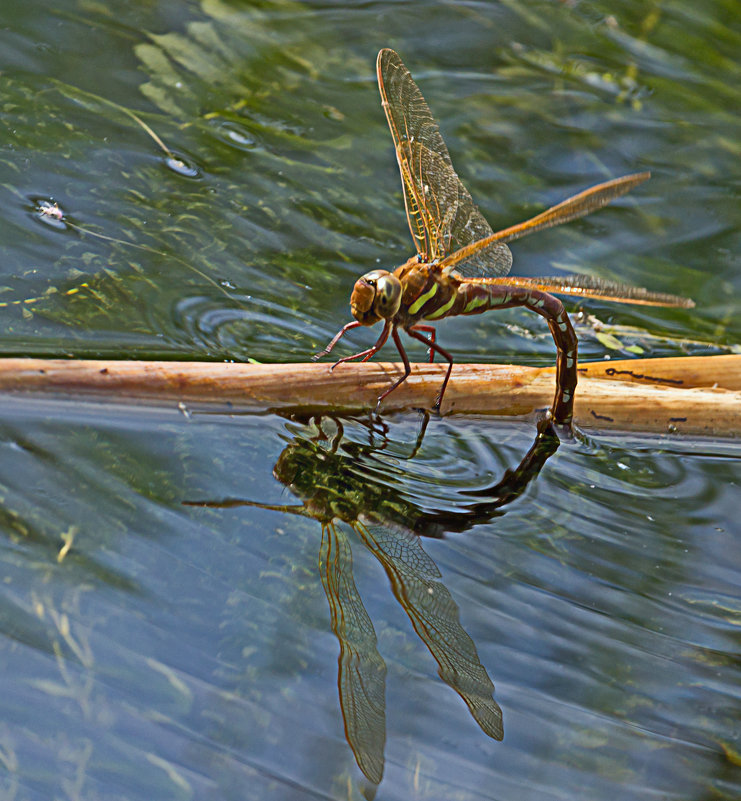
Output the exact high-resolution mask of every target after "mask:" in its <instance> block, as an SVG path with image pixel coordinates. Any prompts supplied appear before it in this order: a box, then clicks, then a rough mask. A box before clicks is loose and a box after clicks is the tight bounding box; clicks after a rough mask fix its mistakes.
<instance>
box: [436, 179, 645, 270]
mask: <svg viewBox="0 0 741 801" xmlns="http://www.w3.org/2000/svg"><path fill="white" fill-rule="evenodd" d="M650 177H651V173H650V172H638V173H634V174H633V175H624V176H622V178H614V179H613V180H612V181H605V182H604V183H601V184H597V186H592V187H591V188H589V189H585V190H584V191H583V192H579V194H578V195H574V196H573V197H570V198H567V199H566V200H564V201H562V202H561V203H558V204H557V205H555V206H551V208H549V209H546V210H545V211H543V212H541V213H540V214H537V215H536V216H535V217H532V218H531V219H529V220H525V222H521V223H518V224H517V225H511V226H510V227H509V228H504V229H503V230H501V231H497V232H496V233H492V234H489V236H486V237H484V239H481V240H479V241H478V242H471V243H469V244H468V245H465V246H463V247H462V248H460V249H459V250H457V251H455V252H453V253H450V255H448V256H447V257H445V258H444V259H443V260H442V262H441V263H440V266H441V268H442V270H443V271H444V272H446V273H449V272H451V271H452V270H455V271H456V272H459V273H461V274H462V275H471V273H470V272H468V270H467V269H466V267H467V265H468V264H469V263H470V262H471V260H474V261H475V260H476V259H477V258H478V256H479V254H480V253H488V252H489V250H490V248H492V247H493V246H494V245H495V244H497V243H502V242H512V241H513V240H515V239H520V238H521V237H523V236H527V235H528V234H534V233H535V232H536V231H542V230H543V229H544V228H552V227H553V226H554V225H561V224H562V223H567V222H570V221H571V220H576V219H578V218H579V217H584V216H585V215H587V214H591V213H592V212H593V211H596V210H597V209H601V208H602V206H606V205H607V204H608V203H611V202H612V201H613V200H615V199H616V198H618V197H620V196H621V195H624V194H625V193H626V192H629V191H630V190H631V189H633V187H634V186H638V184H642V183H643V182H644V181H647V180H648V179H649V178H650Z"/></svg>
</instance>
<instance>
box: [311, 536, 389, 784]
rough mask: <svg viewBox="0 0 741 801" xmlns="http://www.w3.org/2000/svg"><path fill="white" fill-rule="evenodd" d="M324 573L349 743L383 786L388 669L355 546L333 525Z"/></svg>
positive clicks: (325, 539) (325, 544)
mask: <svg viewBox="0 0 741 801" xmlns="http://www.w3.org/2000/svg"><path fill="white" fill-rule="evenodd" d="M321 568H322V570H321V573H322V584H323V585H324V592H325V593H326V596H327V601H328V602H329V609H330V613H331V616H332V630H333V631H334V633H335V636H336V637H337V640H338V641H339V643H340V656H339V659H338V664H339V669H338V678H337V683H338V685H339V690H340V706H341V707H342V718H343V720H344V722H345V733H346V735H347V742H348V743H349V745H350V748H352V751H353V754H355V759H356V761H357V763H358V767H359V768H360V769H361V770H362V771H363V773H364V774H365V775H366V776H367V777H368V778H369V779H370V780H371V781H372V782H373V783H374V784H379V783H380V781H381V779H382V778H383V762H384V758H383V749H384V745H385V743H386V699H385V693H386V665H385V663H384V661H383V658H382V657H381V655H380V654H379V653H378V648H377V640H376V632H375V630H374V629H373V623H372V622H371V619H370V617H369V616H368V612H366V610H365V607H364V606H363V601H362V600H361V598H360V595H359V594H358V590H357V587H356V586H355V581H354V579H353V574H352V555H351V552H350V545H349V543H348V542H347V538H346V536H345V535H344V534H343V533H342V532H341V531H338V529H337V528H336V527H335V525H334V523H332V522H330V523H328V524H326V525H324V526H323V527H322V548H321Z"/></svg>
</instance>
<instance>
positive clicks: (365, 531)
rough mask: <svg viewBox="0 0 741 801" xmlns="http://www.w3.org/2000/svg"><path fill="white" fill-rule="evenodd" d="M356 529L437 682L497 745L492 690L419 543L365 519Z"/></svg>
mask: <svg viewBox="0 0 741 801" xmlns="http://www.w3.org/2000/svg"><path fill="white" fill-rule="evenodd" d="M358 524H359V525H358V526H357V528H356V531H357V532H358V533H359V534H361V535H362V536H363V539H364V540H365V543H366V545H367V546H368V547H369V548H370V549H371V550H372V551H373V554H374V555H375V556H376V558H377V559H378V560H379V561H380V562H381V564H382V565H383V567H384V569H385V570H386V574H387V575H388V577H389V579H390V580H391V587H392V589H393V591H394V595H395V596H396V598H397V600H398V601H399V603H400V604H401V605H402V606H403V608H404V611H405V612H406V613H407V614H408V615H409V619H410V620H411V621H412V625H413V626H414V629H415V631H416V632H417V634H419V636H420V637H421V638H422V641H423V642H424V644H425V645H426V646H427V648H428V649H429V651H430V653H431V654H432V656H433V657H434V658H435V661H436V662H437V663H438V665H439V668H440V670H439V673H440V677H441V678H442V679H443V681H445V683H446V684H448V685H449V686H450V687H452V688H453V689H454V690H455V691H456V692H457V693H458V694H459V695H460V696H461V698H462V699H463V700H464V701H465V702H466V705H467V706H468V708H469V710H470V712H471V715H473V717H474V719H475V720H476V722H477V723H478V724H479V726H480V727H481V729H482V731H483V732H484V733H485V734H488V735H489V737H492V738H494V739H495V740H501V739H502V737H503V736H504V734H503V729H502V710H501V709H500V708H499V704H497V702H496V701H495V700H494V698H493V697H492V696H493V694H494V685H493V684H492V681H491V679H490V678H489V675H488V674H487V672H486V669H485V668H484V666H483V665H482V664H481V662H480V661H479V656H478V653H477V652H476V646H475V645H474V643H473V640H472V639H471V638H470V637H469V636H468V634H467V633H466V631H465V629H464V628H463V626H462V625H461V622H460V612H459V609H458V605H457V604H456V602H455V601H454V600H453V598H452V596H451V595H450V593H449V592H448V590H447V588H446V587H445V585H444V584H443V583H442V581H440V571H439V570H438V567H437V565H436V564H435V563H434V561H433V560H432V559H431V558H430V556H429V555H428V554H427V553H425V551H424V550H423V548H422V545H421V543H420V538H419V537H418V536H417V535H416V534H415V533H414V532H413V531H411V530H410V529H407V528H404V527H402V526H396V525H389V524H388V523H387V522H383V523H379V522H377V521H374V520H373V518H372V517H370V516H364V515H361V516H360V517H359V518H358Z"/></svg>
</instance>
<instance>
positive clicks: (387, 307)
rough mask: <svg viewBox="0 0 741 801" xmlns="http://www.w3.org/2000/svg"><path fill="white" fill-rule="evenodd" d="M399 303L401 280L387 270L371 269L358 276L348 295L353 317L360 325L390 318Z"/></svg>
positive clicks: (397, 309)
mask: <svg viewBox="0 0 741 801" xmlns="http://www.w3.org/2000/svg"><path fill="white" fill-rule="evenodd" d="M400 305H401V281H399V279H398V278H397V277H396V276H395V275H393V274H392V273H390V272H388V270H373V271H372V272H369V273H366V274H365V275H363V276H361V277H360V278H358V280H357V281H356V282H355V286H354V287H353V291H352V296H351V297H350V309H351V311H352V315H353V317H354V318H355V319H356V320H357V321H358V322H359V323H361V324H362V325H374V324H375V323H377V322H379V320H391V319H392V318H393V317H394V316H395V315H396V313H397V312H398V311H399V306H400Z"/></svg>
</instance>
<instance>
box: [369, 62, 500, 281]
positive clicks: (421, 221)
mask: <svg viewBox="0 0 741 801" xmlns="http://www.w3.org/2000/svg"><path fill="white" fill-rule="evenodd" d="M376 69H377V73H378V88H379V91H380V93H381V105H382V106H383V110H384V111H385V113H386V119H387V120H388V123H389V128H390V129H391V136H392V138H393V140H394V147H395V148H396V158H397V161H398V162H399V170H400V172H401V182H402V187H403V189H404V202H405V204H406V212H407V220H408V221H409V229H410V231H411V232H412V238H413V239H414V244H415V247H416V248H417V253H418V254H419V256H420V257H421V258H422V259H423V260H424V261H426V262H432V261H434V260H435V259H442V258H444V257H445V256H446V255H447V254H448V253H452V252H454V251H457V250H459V249H461V248H463V247H465V246H466V245H469V244H471V243H472V242H476V241H478V240H480V239H485V238H486V237H487V236H490V235H491V234H492V233H493V231H492V228H491V226H490V225H489V223H487V221H486V220H485V219H484V217H483V215H482V214H481V212H480V211H479V210H478V208H477V207H476V205H475V204H474V202H473V199H472V198H471V195H470V193H469V192H468V190H467V189H466V187H465V186H463V184H462V182H461V180H460V178H458V175H457V174H456V172H455V169H454V168H453V163H452V161H451V160H450V154H449V153H448V148H447V147H446V146H445V142H444V141H443V138H442V136H441V135H440V129H439V128H438V125H437V123H436V122H435V119H434V117H433V116H432V112H431V111H430V108H429V106H428V105H427V102H426V101H425V99H424V97H423V96H422V93H421V92H420V91H419V88H418V87H417V84H416V83H415V82H414V80H413V79H412V76H411V75H410V74H409V70H408V69H407V68H406V67H405V66H404V63H403V62H402V60H401V59H400V58H399V56H398V54H397V53H395V52H394V51H393V50H389V49H385V50H381V52H380V53H379V54H378V61H377V64H376ZM511 265H512V254H511V253H510V250H509V248H508V247H507V245H506V244H505V243H504V242H495V243H493V244H492V246H491V247H490V248H488V249H487V250H486V252H484V251H481V252H479V253H477V254H475V255H474V256H472V258H471V259H469V260H467V262H466V264H465V265H461V270H460V271H461V272H462V273H463V274H464V275H494V276H496V275H506V274H507V272H509V269H510V266H511Z"/></svg>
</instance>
